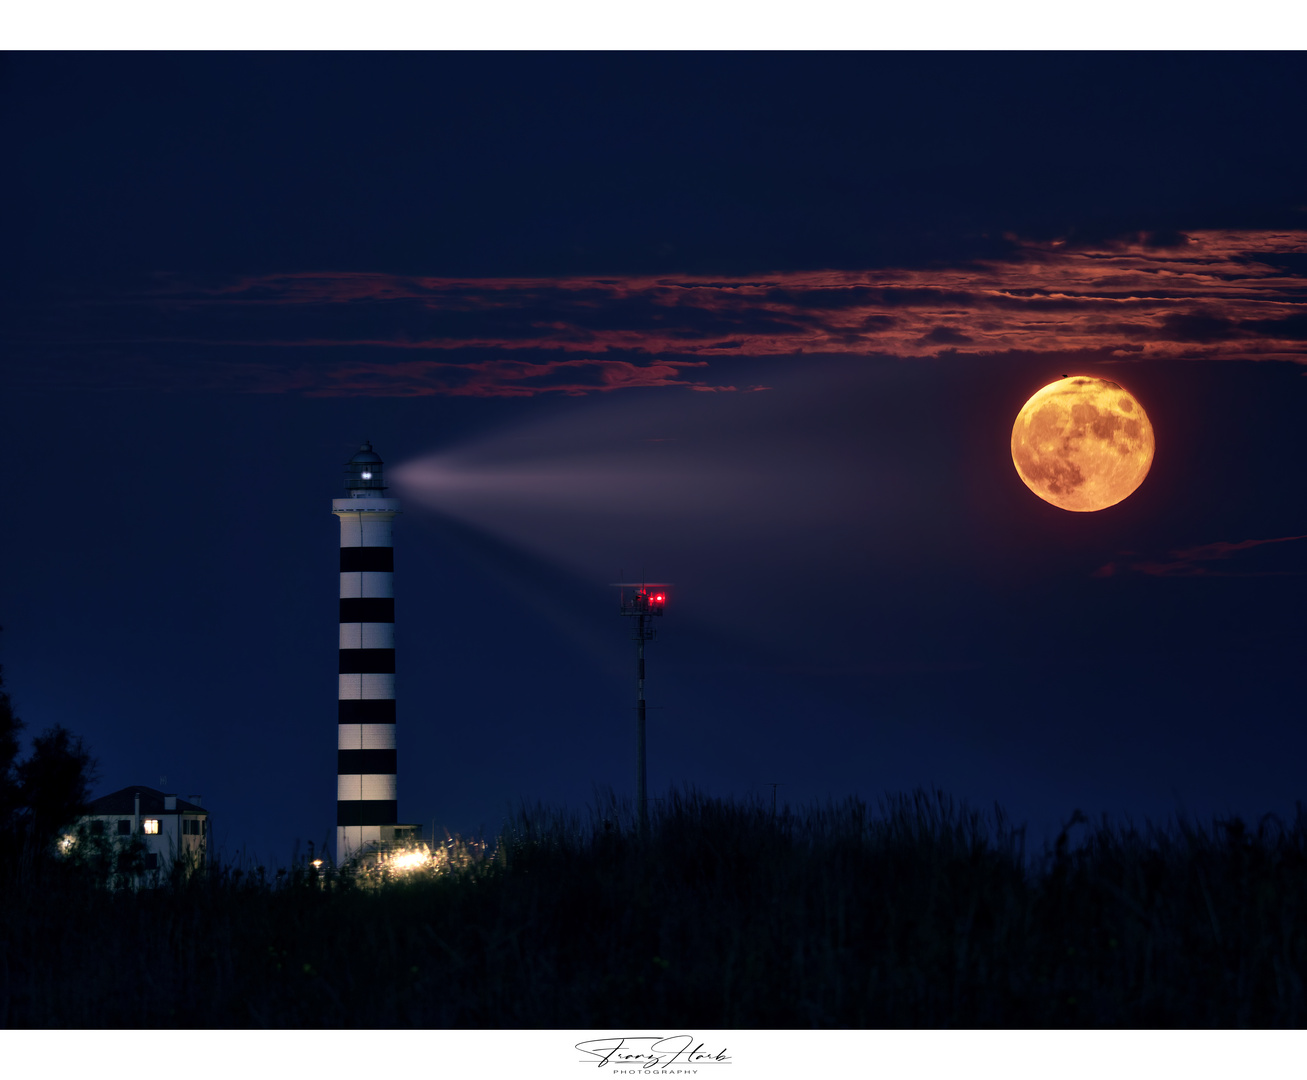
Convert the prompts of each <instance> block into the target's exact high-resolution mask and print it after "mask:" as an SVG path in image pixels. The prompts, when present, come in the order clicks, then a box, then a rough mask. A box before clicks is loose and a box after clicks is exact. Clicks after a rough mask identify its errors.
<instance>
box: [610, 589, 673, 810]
mask: <svg viewBox="0 0 1307 1080" xmlns="http://www.w3.org/2000/svg"><path fill="white" fill-rule="evenodd" d="M666 587H667V586H666V585H659V584H657V583H654V584H645V583H643V582H642V583H641V584H639V585H634V584H619V585H618V588H620V589H621V590H622V591H621V593H619V594H618V609H619V610H620V611H621V613H622V615H623V616H625V617H628V618H633V619H635V624H634V626H633V627H632V628H631V637H632V639H634V641H635V802H636V806H637V807H638V808H639V814H640V834H641V835H642V836H643V835H645V834H647V833H648V831H649V781H648V770H647V769H646V766H645V751H644V744H645V701H644V643H645V642H646V641H652V640H653V639H654V636H655V630H654V624H653V620H654V618H655V617H658V616H661V615H662V613H663V606H664V604H666V602H667V594H666V593H665V592H664V591H663V590H664V589H665V588H666ZM628 588H629V589H631V590H632V592H631V593H630V594H629V595H628V593H627V591H626V590H627V589H628Z"/></svg>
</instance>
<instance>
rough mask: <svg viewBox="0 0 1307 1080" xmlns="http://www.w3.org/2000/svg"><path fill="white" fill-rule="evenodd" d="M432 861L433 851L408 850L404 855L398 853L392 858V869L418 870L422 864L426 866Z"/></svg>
mask: <svg viewBox="0 0 1307 1080" xmlns="http://www.w3.org/2000/svg"><path fill="white" fill-rule="evenodd" d="M430 861H431V853H430V852H427V851H407V852H405V853H404V854H403V855H396V856H395V857H394V858H393V859H391V860H390V868H391V869H392V870H416V869H417V868H418V867H420V866H426V864H427V863H429V862H430Z"/></svg>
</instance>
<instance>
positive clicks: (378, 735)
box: [331, 443, 399, 864]
mask: <svg viewBox="0 0 1307 1080" xmlns="http://www.w3.org/2000/svg"><path fill="white" fill-rule="evenodd" d="M345 490H346V492H347V495H346V497H345V498H343V499H333V500H332V501H331V512H332V513H333V514H335V515H336V516H337V517H338V518H340V701H339V714H338V717H337V719H338V724H337V729H338V733H339V735H338V740H337V744H336V745H337V747H338V751H337V763H336V861H337V864H340V863H343V862H344V861H345V860H346V859H348V858H349V857H350V856H351V855H356V854H358V853H360V852H361V851H363V850H364V849H366V848H367V847H369V846H371V845H375V844H379V843H383V842H390V841H391V840H393V839H394V834H395V825H396V823H397V822H398V801H397V799H398V796H397V794H396V783H395V774H396V766H395V587H394V577H395V574H394V570H395V549H394V547H393V546H392V541H391V524H392V522H393V521H394V519H395V515H396V514H397V513H399V500H398V499H388V498H386V497H385V494H384V492H385V490H386V484H385V480H384V479H383V477H382V461H381V458H380V457H378V456H377V455H376V454H374V453H373V452H372V444H371V443H364V444H363V445H362V446H361V447H360V448H359V452H358V453H357V454H355V455H354V456H353V457H352V458H350V459H349V461H348V462H346V464H345Z"/></svg>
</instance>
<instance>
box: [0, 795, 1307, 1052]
mask: <svg viewBox="0 0 1307 1080" xmlns="http://www.w3.org/2000/svg"><path fill="white" fill-rule="evenodd" d="M1022 845H1023V835H1022V832H1021V830H1018V829H1014V828H1012V827H1011V826H1010V825H1008V824H1007V823H1005V822H1004V820H1003V819H1002V817H1001V815H999V816H997V817H989V818H985V817H983V816H982V815H980V814H978V813H976V812H974V811H972V810H969V809H967V808H965V807H959V806H956V805H954V804H953V803H952V802H951V801H950V800H949V799H947V798H946V797H944V796H942V795H934V796H930V795H927V794H926V793H922V792H918V793H916V794H914V795H911V796H905V797H901V798H898V799H894V800H890V801H888V802H886V803H884V804H882V805H881V806H879V807H877V808H875V809H874V810H873V809H869V808H868V807H866V806H865V805H864V804H863V803H861V802H858V801H852V800H851V801H848V802H845V803H843V804H840V805H832V806H828V807H825V808H813V809H810V810H807V811H803V812H791V811H783V812H781V813H779V814H777V815H775V816H773V814H772V812H771V809H770V807H769V806H763V805H758V804H740V803H732V802H723V801H720V800H716V799H710V798H706V797H702V796H698V795H695V794H693V793H689V794H680V795H678V794H673V795H671V796H669V798H667V799H666V800H663V801H662V802H661V804H660V805H659V806H658V808H657V811H656V813H655V814H654V816H653V824H652V829H651V831H650V834H649V836H648V837H647V839H642V838H641V837H640V836H639V834H638V831H637V830H636V829H635V828H634V826H633V822H632V821H631V819H630V816H629V814H628V813H626V812H624V811H623V809H622V808H620V807H618V806H617V805H616V804H614V803H613V802H612V801H611V800H601V801H600V802H599V804H598V805H597V806H596V807H595V808H594V809H593V810H592V811H590V813H589V814H588V815H587V816H585V817H577V816H569V815H566V814H562V813H550V812H545V811H543V810H539V809H537V810H534V811H524V812H522V813H521V814H520V815H519V816H518V818H517V820H516V821H515V822H513V824H512V825H511V827H509V828H507V829H506V830H505V831H504V833H503V834H502V835H501V836H500V837H499V838H498V839H497V841H495V842H491V843H490V844H488V845H486V846H485V847H484V848H483V849H478V848H476V847H475V846H474V847H472V848H465V847H462V846H461V845H457V844H456V845H453V846H452V847H447V848H446V849H445V850H446V851H447V852H448V851H453V852H454V853H455V855H456V856H458V855H460V854H461V858H460V857H455V858H454V859H453V860H450V861H446V862H444V863H442V865H441V867H440V869H439V870H438V871H436V872H417V873H413V874H409V875H397V876H396V877H395V878H394V879H393V880H391V881H388V882H384V883H381V884H378V883H376V882H375V881H372V882H369V881H368V880H366V879H365V878H363V877H355V878H353V879H349V878H347V877H345V876H334V877H321V876H319V874H318V873H317V872H316V871H314V870H313V869H312V867H310V866H308V865H307V864H303V863H301V864H298V865H296V866H293V867H291V868H289V869H288V870H285V871H283V872H281V873H275V872H274V873H268V872H266V871H263V872H260V871H257V870H251V869H250V868H239V867H233V866H221V865H219V866H210V868H209V869H208V871H207V873H205V874H203V875H198V874H197V875H194V876H192V877H190V878H189V879H188V880H181V879H178V880H176V881H174V882H172V883H167V884H164V885H162V886H160V887H158V888H154V889H142V890H136V891H134V890H131V889H118V890H111V889H108V888H105V887H104V886H103V885H97V884H96V883H95V880H94V875H93V874H92V873H90V872H89V871H88V870H87V868H86V867H85V866H80V867H79V866H75V865H73V864H71V863H70V862H69V861H68V860H66V859H65V860H59V859H57V858H47V859H35V860H29V861H28V862H27V863H26V864H24V865H22V866H14V865H10V866H7V867H5V868H4V870H3V874H4V880H3V891H2V893H0V1020H2V1021H3V1022H4V1024H6V1025H8V1026H17V1027H37V1026H62V1027H101V1026H127V1027H168V1026H178V1027H212V1026H233V1027H248V1026H259V1027H347V1028H354V1027H365V1026H366V1027H383V1028H385V1027H406V1026H419V1025H420V1026H427V1027H577V1028H609V1027H630V1026H642V1027H650V1026H653V1027H667V1028H671V1027H686V1028H694V1027H699V1028H730V1027H762V1028H770V1027H780V1028H805V1027H827V1026H829V1027H928V1026H950V1027H1081V1026H1103V1027H1107V1026H1111V1027H1138V1026H1143V1027H1176V1026H1185V1027H1189V1026H1194V1027H1206V1026H1215V1027H1243V1026H1254V1027H1262V1026H1266V1027H1270V1026H1276V1027H1280V1026H1283V1027H1297V1026H1301V1025H1303V1024H1304V1022H1307V1001H1305V1000H1304V988H1303V978H1304V972H1305V971H1307V814H1303V813H1301V812H1300V814H1299V817H1298V819H1297V820H1295V821H1293V822H1292V823H1281V822H1279V821H1278V820H1274V819H1267V820H1264V821H1263V822H1262V823H1261V824H1259V825H1257V826H1256V827H1251V828H1250V827H1247V826H1245V825H1244V824H1243V823H1242V822H1240V821H1237V820H1232V821H1227V822H1223V823H1221V822H1218V823H1216V824H1214V825H1213V826H1211V827H1208V828H1199V827H1197V826H1194V825H1191V824H1186V823H1183V822H1181V823H1177V824H1172V825H1171V826H1169V827H1168V828H1167V829H1165V830H1161V829H1154V828H1151V827H1149V828H1143V829H1138V830H1135V829H1130V828H1120V827H1116V828H1112V827H1109V826H1108V825H1107V824H1106V823H1103V824H1101V825H1099V826H1093V825H1091V824H1089V823H1088V822H1086V821H1085V820H1084V818H1083V817H1081V816H1079V815H1077V816H1076V817H1075V818H1074V819H1073V822H1072V823H1071V824H1070V825H1069V826H1068V830H1064V832H1063V834H1062V835H1061V836H1060V837H1059V838H1058V840H1057V843H1056V846H1055V848H1054V849H1053V850H1050V851H1047V852H1044V853H1043V854H1042V855H1041V857H1040V858H1036V859H1031V860H1029V862H1028V863H1027V860H1026V859H1025V857H1024V853H1023V846H1022Z"/></svg>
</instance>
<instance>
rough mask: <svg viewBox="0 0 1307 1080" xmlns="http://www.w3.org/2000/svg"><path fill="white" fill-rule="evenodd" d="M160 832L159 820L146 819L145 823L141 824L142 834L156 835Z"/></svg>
mask: <svg viewBox="0 0 1307 1080" xmlns="http://www.w3.org/2000/svg"><path fill="white" fill-rule="evenodd" d="M158 831H159V819H158V818H146V819H145V820H144V821H142V822H141V832H143V833H148V834H150V835H154V834H155V833H157V832H158Z"/></svg>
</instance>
